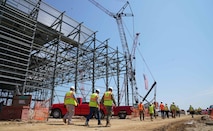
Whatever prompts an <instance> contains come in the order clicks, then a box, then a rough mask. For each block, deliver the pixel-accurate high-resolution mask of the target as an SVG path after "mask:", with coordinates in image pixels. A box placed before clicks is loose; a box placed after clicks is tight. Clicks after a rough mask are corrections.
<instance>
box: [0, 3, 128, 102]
mask: <svg viewBox="0 0 213 131" xmlns="http://www.w3.org/2000/svg"><path fill="white" fill-rule="evenodd" d="M96 33H97V32H95V31H92V30H90V29H88V28H87V27H85V26H84V25H83V23H79V22H76V21H75V20H73V19H71V18H70V17H68V16H67V15H65V13H64V12H59V11H57V10H56V9H54V8H52V7H51V6H49V5H47V4H46V3H44V2H42V1H41V0H22V1H20V0H0V39H1V40H0V45H1V46H0V101H4V104H5V105H9V104H10V103H11V99H12V97H13V96H14V95H16V94H31V95H32V99H33V101H43V100H47V99H49V98H51V103H52V102H53V98H54V96H55V91H56V88H57V87H58V86H60V85H63V84H66V83H74V85H75V87H78V85H79V82H80V81H89V82H91V85H92V86H91V91H92V92H93V91H94V89H95V87H96V86H97V85H96V81H97V80H99V79H104V81H105V83H104V85H105V87H106V89H107V88H108V86H109V84H110V82H109V79H110V77H115V78H116V85H117V89H116V90H117V94H116V96H117V98H118V101H119V96H120V92H119V90H120V88H119V87H120V86H121V85H120V84H119V81H120V76H122V75H124V74H125V71H126V63H125V58H124V55H123V54H122V53H120V52H119V51H118V49H113V48H111V47H110V46H108V44H109V40H108V39H107V40H105V41H100V40H98V39H97V38H96ZM118 103H120V102H118Z"/></svg>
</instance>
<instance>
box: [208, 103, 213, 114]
mask: <svg viewBox="0 0 213 131" xmlns="http://www.w3.org/2000/svg"><path fill="white" fill-rule="evenodd" d="M212 110H213V105H210V106H209V109H208V113H209V115H211V112H212Z"/></svg>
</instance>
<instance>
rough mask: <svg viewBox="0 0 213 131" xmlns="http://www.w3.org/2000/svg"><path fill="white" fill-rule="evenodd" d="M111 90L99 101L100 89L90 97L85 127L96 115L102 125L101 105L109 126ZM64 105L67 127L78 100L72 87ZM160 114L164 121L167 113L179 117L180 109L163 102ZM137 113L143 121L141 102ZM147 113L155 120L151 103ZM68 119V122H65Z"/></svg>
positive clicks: (190, 109)
mask: <svg viewBox="0 0 213 131" xmlns="http://www.w3.org/2000/svg"><path fill="white" fill-rule="evenodd" d="M112 90H113V88H112V87H109V88H108V91H106V92H105V93H104V94H103V97H102V98H101V99H100V97H99V93H100V89H96V90H95V92H94V93H92V94H91V96H90V102H89V107H90V113H89V114H88V116H87V118H86V122H85V126H89V120H90V119H91V118H92V117H93V115H94V114H97V119H98V125H102V123H101V120H100V119H101V118H100V104H101V103H103V105H104V106H105V108H106V112H107V117H106V126H111V123H110V118H111V116H112V106H113V105H114V106H116V102H115V99H114V95H113V93H112ZM64 104H65V106H66V109H67V113H66V114H65V115H64V117H63V122H64V123H67V124H68V125H73V123H72V117H73V115H74V112H75V106H77V105H78V104H79V103H78V100H77V98H76V97H75V88H74V86H71V88H70V91H68V92H67V93H66V94H65V97H64ZM159 107H160V112H161V117H162V119H165V118H166V117H167V118H169V112H171V115H172V118H175V117H176V116H179V117H180V109H179V107H178V106H177V105H175V103H174V102H172V104H171V105H170V108H169V107H168V105H167V104H163V102H161V103H160V106H159ZM138 111H139V117H140V120H141V121H142V120H144V115H145V108H144V105H143V102H140V103H139V104H138ZM189 111H190V114H191V115H192V118H193V114H194V109H193V107H192V106H191V105H190V107H189ZM148 112H149V115H150V119H151V121H152V120H153V117H155V118H156V106H155V104H154V103H151V104H150V105H149V107H148ZM67 119H68V122H67V121H66V120H67Z"/></svg>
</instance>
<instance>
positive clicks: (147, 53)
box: [43, 0, 213, 109]
mask: <svg viewBox="0 0 213 131" xmlns="http://www.w3.org/2000/svg"><path fill="white" fill-rule="evenodd" d="M43 1H44V2H46V3H48V4H49V5H51V6H52V7H54V8H56V9H58V10H59V11H62V12H63V11H66V13H65V14H66V15H67V16H70V17H71V18H73V19H74V20H76V21H78V22H84V25H85V26H87V27H88V28H90V29H91V30H93V31H98V33H97V37H98V39H100V40H102V41H104V40H106V39H108V38H110V43H112V44H111V45H110V46H111V47H113V48H116V47H117V46H118V47H119V50H121V51H122V47H121V42H120V37H119V33H118V28H117V24H116V20H115V19H113V18H112V17H110V16H108V15H107V14H106V13H104V12H103V11H101V10H100V9H99V8H97V7H96V6H94V5H93V4H92V3H90V2H89V1H88V0H43ZM96 1H97V2H98V3H100V4H101V5H102V6H104V7H105V8H106V9H108V10H109V11H111V12H113V13H117V12H118V10H119V9H120V8H121V7H122V6H123V5H124V4H125V3H126V1H125V0H96ZM129 2H130V6H131V9H132V11H133V14H134V17H124V18H123V21H124V27H125V28H126V29H125V31H126V34H127V37H128V44H129V48H130V50H131V49H132V43H133V38H134V36H133V35H134V33H137V32H139V33H140V37H139V43H140V45H138V46H137V49H136V71H137V73H136V75H137V83H138V87H139V91H140V94H141V95H142V96H144V95H145V94H146V93H147V90H145V88H144V82H143V74H146V75H147V78H148V81H149V86H151V84H152V83H153V82H154V80H155V81H156V82H157V88H156V91H157V101H159V102H160V101H162V102H164V103H167V104H169V105H170V104H171V103H172V102H175V103H176V104H177V105H178V106H179V107H180V108H182V109H188V107H189V105H192V106H194V108H198V107H201V108H207V107H209V105H210V104H213V69H212V68H213V59H212V58H213V8H212V6H213V1H212V0H129ZM126 13H131V12H130V10H129V8H127V10H126ZM113 43H118V44H113ZM142 56H143V57H144V59H145V61H146V63H147V65H148V67H149V69H150V70H151V73H150V72H149V70H148V68H147V67H146V65H145V63H144V61H143V59H142ZM151 74H152V75H153V77H154V79H153V78H152V77H151Z"/></svg>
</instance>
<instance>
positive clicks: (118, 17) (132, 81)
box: [89, 0, 139, 104]
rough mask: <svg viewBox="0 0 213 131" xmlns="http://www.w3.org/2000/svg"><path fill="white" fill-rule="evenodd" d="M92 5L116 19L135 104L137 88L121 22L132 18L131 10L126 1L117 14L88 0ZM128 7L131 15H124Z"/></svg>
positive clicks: (93, 0)
mask: <svg viewBox="0 0 213 131" xmlns="http://www.w3.org/2000/svg"><path fill="white" fill-rule="evenodd" d="M89 1H90V2H91V3H92V4H94V5H95V6H96V7H98V8H99V9H101V10H102V11H104V12H105V13H106V14H108V15H109V16H111V17H113V18H114V19H116V22H117V25H118V30H119V35H120V40H121V44H122V48H123V52H124V55H125V59H126V62H127V74H128V75H127V77H128V79H127V80H129V81H130V84H131V88H132V92H133V96H134V100H135V102H136V104H137V103H138V102H139V100H138V87H137V84H136V78H135V71H134V70H133V67H132V59H131V54H130V52H129V48H128V43H127V39H126V34H125V31H124V27H123V22H122V17H128V16H130V17H133V16H134V15H133V13H132V10H131V7H130V5H129V2H128V1H127V2H126V3H125V5H124V6H123V7H122V8H121V9H120V10H119V11H118V12H117V13H112V12H110V11H109V10H107V9H106V8H104V7H103V6H102V5H100V4H99V3H98V2H96V1H95V0H89ZM127 7H129V8H130V10H131V13H124V10H125V9H126V8H127Z"/></svg>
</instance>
